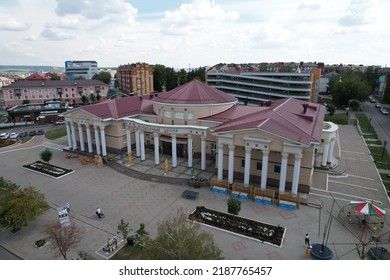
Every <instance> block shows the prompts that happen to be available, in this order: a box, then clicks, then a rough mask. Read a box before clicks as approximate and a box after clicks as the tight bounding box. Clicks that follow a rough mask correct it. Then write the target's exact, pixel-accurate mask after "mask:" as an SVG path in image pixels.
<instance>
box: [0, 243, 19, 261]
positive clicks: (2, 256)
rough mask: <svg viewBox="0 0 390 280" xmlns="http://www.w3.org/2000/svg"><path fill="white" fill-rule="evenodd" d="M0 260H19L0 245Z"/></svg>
mask: <svg viewBox="0 0 390 280" xmlns="http://www.w3.org/2000/svg"><path fill="white" fill-rule="evenodd" d="M0 260H11V261H13V260H21V258H19V257H18V256H16V255H14V254H13V253H11V252H10V251H8V250H7V249H5V248H4V247H3V246H1V245H0Z"/></svg>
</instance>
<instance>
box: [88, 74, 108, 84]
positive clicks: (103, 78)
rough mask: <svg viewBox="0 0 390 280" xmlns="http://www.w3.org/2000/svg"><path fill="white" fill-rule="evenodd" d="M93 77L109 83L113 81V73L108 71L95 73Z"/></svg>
mask: <svg viewBox="0 0 390 280" xmlns="http://www.w3.org/2000/svg"><path fill="white" fill-rule="evenodd" d="M92 79H94V80H99V81H102V82H103V83H106V84H107V85H109V84H110V82H111V74H110V72H107V71H101V72H99V73H97V74H95V75H94V76H93V78H92Z"/></svg>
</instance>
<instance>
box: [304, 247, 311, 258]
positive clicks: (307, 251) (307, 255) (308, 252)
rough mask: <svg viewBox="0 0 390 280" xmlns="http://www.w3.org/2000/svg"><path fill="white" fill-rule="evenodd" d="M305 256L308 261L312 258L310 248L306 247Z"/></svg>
mask: <svg viewBox="0 0 390 280" xmlns="http://www.w3.org/2000/svg"><path fill="white" fill-rule="evenodd" d="M305 255H306V259H308V258H309V257H310V246H306V249H305Z"/></svg>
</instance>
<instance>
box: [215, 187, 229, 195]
mask: <svg viewBox="0 0 390 280" xmlns="http://www.w3.org/2000/svg"><path fill="white" fill-rule="evenodd" d="M211 191H212V192H216V193H219V194H224V195H227V188H225V187H218V186H212V187H211Z"/></svg>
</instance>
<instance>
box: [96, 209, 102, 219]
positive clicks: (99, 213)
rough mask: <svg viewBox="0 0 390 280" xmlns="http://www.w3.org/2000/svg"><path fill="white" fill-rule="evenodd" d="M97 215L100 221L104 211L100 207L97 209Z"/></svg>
mask: <svg viewBox="0 0 390 280" xmlns="http://www.w3.org/2000/svg"><path fill="white" fill-rule="evenodd" d="M96 215H98V217H99V219H101V218H102V210H101V209H100V207H98V208H97V209H96Z"/></svg>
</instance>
